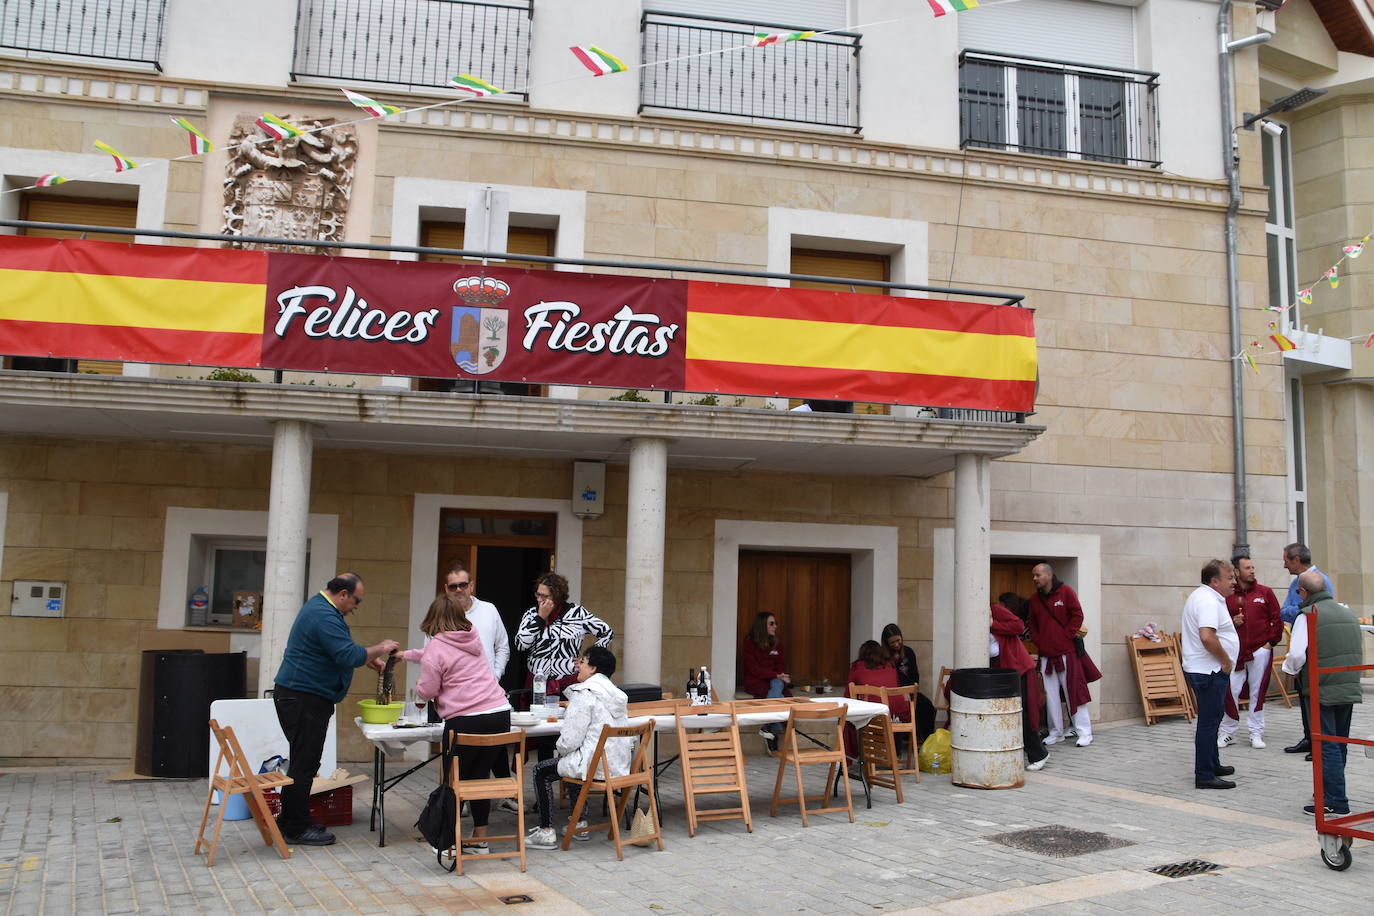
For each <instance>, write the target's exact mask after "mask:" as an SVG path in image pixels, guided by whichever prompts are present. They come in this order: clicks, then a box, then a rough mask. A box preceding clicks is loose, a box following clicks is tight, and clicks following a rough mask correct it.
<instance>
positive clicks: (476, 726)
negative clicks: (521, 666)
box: [444, 709, 510, 827]
mask: <svg viewBox="0 0 1374 916" xmlns="http://www.w3.org/2000/svg"><path fill="white" fill-rule="evenodd" d="M508 731H510V710H509V709H503V710H501V711H500V712H489V713H486V714H485V715H481V716H454V717H453V718H452V719H448V720H446V721H445V722H444V747H448V742H449V738H448V736H449V735H450V734H451V733H454V732H456V733H458V734H462V735H499V734H502V733H504V732H508ZM507 750H508V749H507V748H504V747H459V748H458V778H459V779H487V778H488V777H490V776H491V775H492V770H493V769H495V768H496V766H497V765H498V764H499V762H500V761H501V760H502V758H504V757H505V756H506V753H507ZM468 810H470V811H471V812H472V826H473V827H485V826H487V818H488V816H489V815H490V814H491V802H490V801H488V800H486V799H473V800H472V801H471V802H469V803H468Z"/></svg>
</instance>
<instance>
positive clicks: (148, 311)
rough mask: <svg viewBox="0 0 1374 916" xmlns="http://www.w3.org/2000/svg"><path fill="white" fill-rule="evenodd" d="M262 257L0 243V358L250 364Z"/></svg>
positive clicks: (259, 320)
mask: <svg viewBox="0 0 1374 916" xmlns="http://www.w3.org/2000/svg"><path fill="white" fill-rule="evenodd" d="M266 283H267V255H266V254H264V253H262V252H255V251H230V250H220V249H208V248H181V247H173V246H166V245H123V244H119V243H118V242H85V241H77V240H74V239H45V238H26V237H22V236H7V237H4V238H3V239H0V353H10V354H13V355H15V356H56V357H77V358H82V359H115V360H126V361H130V362H142V363H180V364H182V365H186V364H194V365H201V366H205V365H209V366H243V367H253V366H257V365H259V363H260V358H261V348H262V343H261V342H262V325H263V296H264V293H265V290H266Z"/></svg>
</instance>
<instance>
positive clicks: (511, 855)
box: [448, 729, 525, 875]
mask: <svg viewBox="0 0 1374 916" xmlns="http://www.w3.org/2000/svg"><path fill="white" fill-rule="evenodd" d="M448 738H449V742H450V743H449V746H448V753H449V755H450V758H451V759H450V760H449V780H448V784H449V785H450V786H452V787H453V796H454V799H453V810H454V812H455V817H454V820H455V821H456V823H455V824H454V827H453V843H454V846H455V847H456V848H455V849H454V854H455V857H454V871H455V872H456V873H457V874H460V875H461V874H462V873H463V860H464V859H516V858H518V859H519V860H520V870H521V871H522V872H523V871H524V870H525V732H524V730H523V729H518V730H516V731H511V732H498V733H496V734H494V735H465V734H461V733H454V732H450V733H448ZM465 747H469V748H484V747H499V748H502V750H501V753H502V754H506V755H507V756H509V755H511V754H512V753H513V754H514V755H515V766H514V768H513V769H512V772H511V774H510V775H509V776H504V777H497V776H491V777H488V778H486V779H460V778H459V776H460V771H461V769H462V767H461V766H460V763H461V761H460V760H459V759H458V757H459V754H460V753H461V750H460V749H461V748H465ZM503 798H513V799H515V804H516V809H517V810H516V815H515V833H514V834H503V835H500V836H493V835H488V836H485V837H482V838H481V839H482V841H483V842H486V843H488V844H490V843H512V842H513V843H514V844H515V848H514V849H513V850H510V851H508V852H482V853H475V852H463V816H462V811H463V804H464V802H473V801H498V800H500V799H503ZM488 848H490V847H488Z"/></svg>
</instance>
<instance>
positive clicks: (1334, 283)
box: [1322, 267, 1341, 289]
mask: <svg viewBox="0 0 1374 916" xmlns="http://www.w3.org/2000/svg"><path fill="white" fill-rule="evenodd" d="M1322 276H1323V277H1325V278H1326V282H1327V283H1330V284H1331V288H1332V289H1335V288H1336V287H1338V286H1340V285H1341V277H1340V274H1338V273H1337V272H1336V268H1335V267H1328V268H1327V269H1326V273H1324V274H1322Z"/></svg>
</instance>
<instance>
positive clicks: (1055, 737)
mask: <svg viewBox="0 0 1374 916" xmlns="http://www.w3.org/2000/svg"><path fill="white" fill-rule="evenodd" d="M1063 740H1064V736H1063V735H1056V734H1055V733H1054V732H1050V735H1049V737H1047V738H1046V739H1045V746H1046V747H1048V746H1049V745H1051V744H1058V743H1059V742H1060V741H1063Z"/></svg>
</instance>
